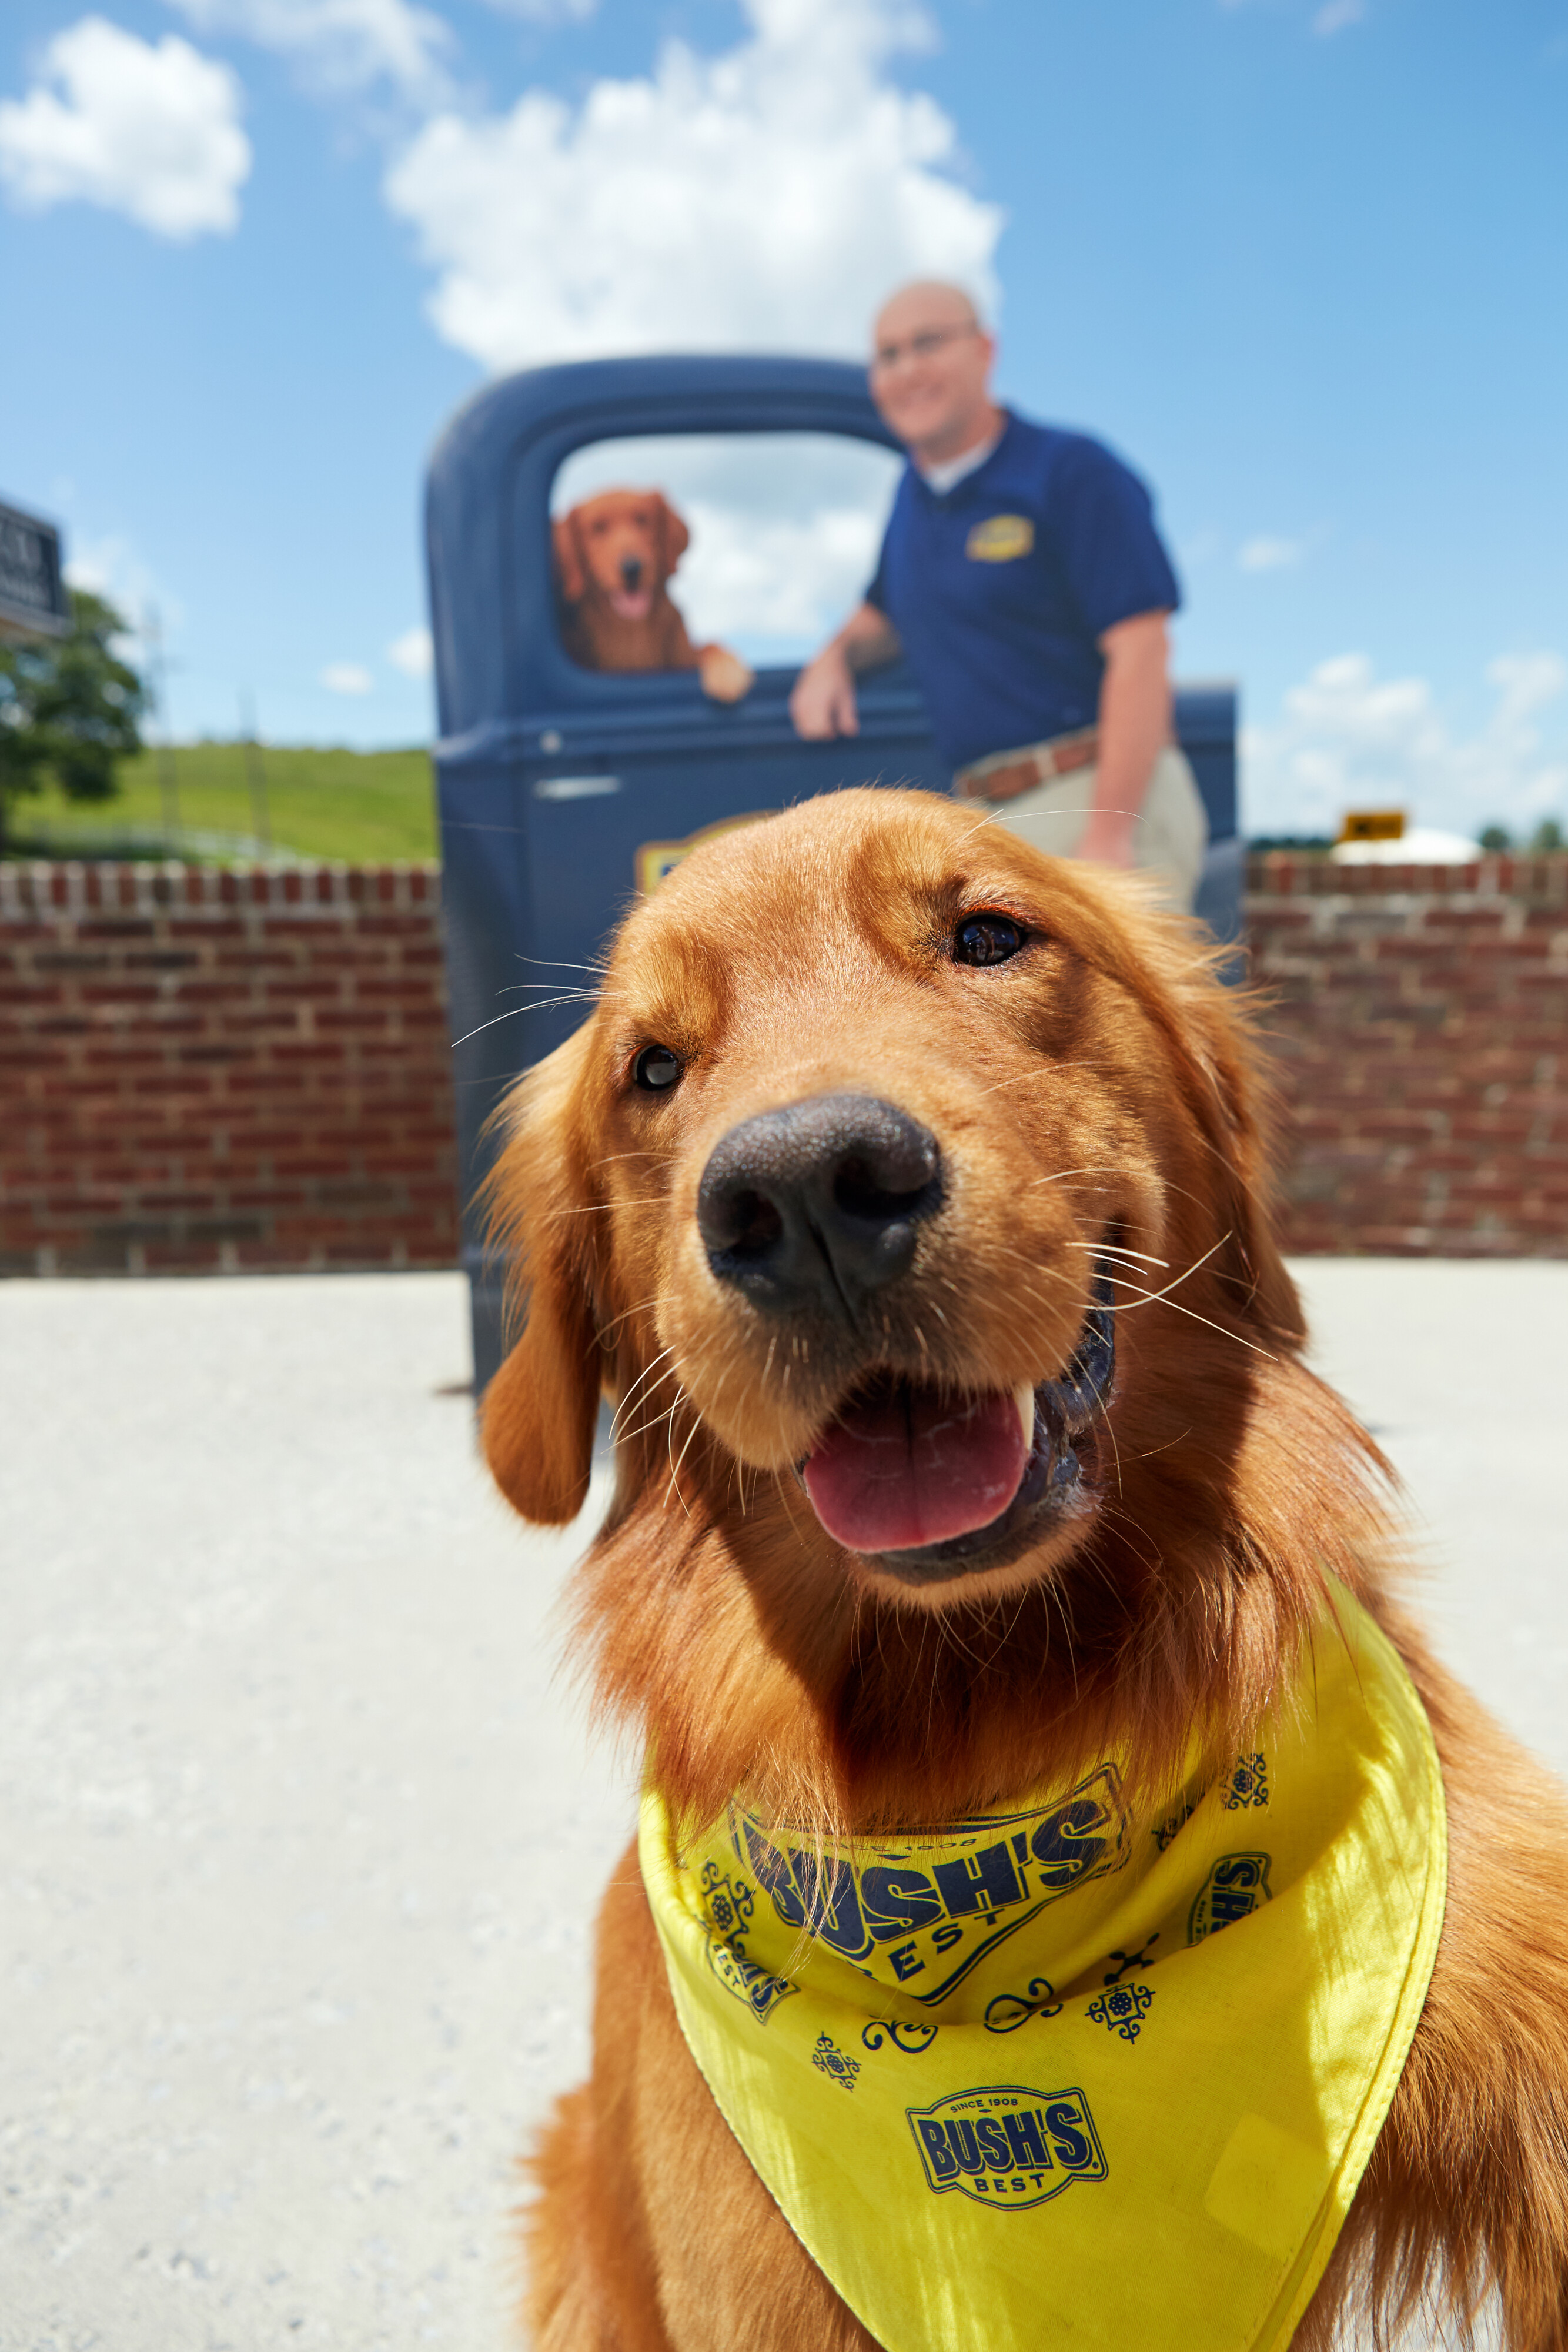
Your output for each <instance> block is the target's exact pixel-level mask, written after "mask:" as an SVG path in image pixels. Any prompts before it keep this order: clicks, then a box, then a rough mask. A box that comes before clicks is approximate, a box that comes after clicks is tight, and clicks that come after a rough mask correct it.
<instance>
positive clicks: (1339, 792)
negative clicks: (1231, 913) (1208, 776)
mask: <svg viewBox="0 0 1568 2352" xmlns="http://www.w3.org/2000/svg"><path fill="white" fill-rule="evenodd" d="M1486 677H1487V682H1488V684H1489V685H1490V687H1491V688H1492V691H1493V695H1494V698H1495V699H1494V702H1493V707H1492V709H1491V712H1490V716H1489V717H1488V719H1487V721H1486V723H1485V725H1484V726H1483V727H1482V728H1481V729H1480V730H1479V732H1478V733H1476V734H1473V735H1469V736H1467V735H1461V734H1458V733H1457V732H1456V731H1455V730H1454V729H1453V728H1452V726H1451V725H1450V724H1449V722H1448V719H1446V718H1445V716H1444V714H1443V712H1442V710H1441V709H1440V707H1439V705H1438V702H1437V697H1436V696H1435V694H1434V693H1433V691H1432V688H1431V686H1430V684H1429V683H1428V681H1427V679H1426V678H1424V677H1394V678H1379V677H1378V676H1377V674H1376V672H1375V668H1374V667H1373V664H1372V663H1371V661H1370V660H1369V659H1368V658H1367V656H1365V655H1364V654H1358V653H1357V654H1340V655H1337V656H1335V657H1334V658H1333V660H1331V661H1325V662H1320V663H1319V664H1318V666H1317V667H1316V668H1315V669H1314V670H1312V673H1311V675H1310V676H1309V677H1306V678H1305V679H1304V680H1303V681H1302V682H1301V685H1300V686H1295V687H1292V688H1291V690H1290V692H1289V693H1288V694H1287V695H1286V697H1285V700H1284V708H1283V711H1282V714H1281V721H1280V724H1279V725H1278V726H1276V727H1265V728H1249V729H1247V730H1245V732H1244V735H1243V740H1242V754H1243V762H1244V782H1243V793H1244V809H1245V821H1246V824H1247V827H1248V830H1249V832H1251V833H1254V834H1259V833H1263V834H1280V833H1332V832H1334V831H1335V830H1337V827H1338V824H1339V820H1340V818H1341V817H1342V816H1343V814H1344V812H1345V810H1346V809H1352V808H1403V809H1404V810H1406V812H1407V814H1409V815H1410V816H1411V817H1412V818H1413V819H1415V820H1416V821H1417V822H1419V823H1420V824H1427V825H1439V826H1443V825H1446V826H1451V827H1454V828H1457V829H1458V830H1459V831H1462V832H1463V831H1470V830H1473V829H1474V828H1476V827H1478V826H1479V825H1482V824H1486V823H1487V822H1488V820H1489V819H1500V820H1501V821H1502V822H1503V823H1505V824H1512V825H1522V824H1533V823H1534V822H1535V820H1536V819H1538V818H1540V817H1542V816H1544V815H1551V814H1556V815H1563V814H1564V813H1565V812H1568V751H1564V750H1563V749H1561V748H1560V749H1558V750H1556V751H1553V750H1552V748H1551V747H1550V746H1548V745H1546V744H1544V743H1543V741H1542V730H1541V728H1540V726H1539V724H1538V719H1539V716H1540V714H1541V712H1542V711H1543V710H1544V709H1546V707H1547V706H1548V705H1549V704H1551V703H1552V702H1554V701H1556V700H1557V698H1559V697H1560V696H1561V695H1562V693H1563V689H1564V688H1565V687H1568V661H1565V660H1564V659H1563V656H1562V655H1561V654H1556V653H1550V652H1541V653H1529V654H1501V655H1500V656H1498V658H1497V659H1496V660H1495V661H1493V662H1491V663H1490V664H1489V665H1488V667H1487V672H1486Z"/></svg>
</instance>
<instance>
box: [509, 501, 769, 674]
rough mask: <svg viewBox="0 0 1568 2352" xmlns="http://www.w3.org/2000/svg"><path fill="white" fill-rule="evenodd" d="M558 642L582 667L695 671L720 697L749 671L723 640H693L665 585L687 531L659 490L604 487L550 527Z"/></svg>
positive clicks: (686, 543)
mask: <svg viewBox="0 0 1568 2352" xmlns="http://www.w3.org/2000/svg"><path fill="white" fill-rule="evenodd" d="M552 529H553V545H554V552H555V572H556V586H557V589H558V592H559V597H560V603H561V609H562V614H563V620H562V625H561V639H562V643H563V644H564V645H565V646H566V649H567V652H568V653H569V654H570V656H571V657H572V659H573V661H575V662H580V664H581V665H582V667H583V668H584V669H614V670H639V669H695V671H696V673H697V675H698V677H699V678H700V679H701V681H702V689H703V692H704V693H705V694H706V695H709V696H711V697H712V698H713V699H714V700H715V701H716V702H738V701H740V699H741V698H742V697H743V696H744V695H746V694H747V693H748V692H749V691H750V688H751V685H752V672H751V671H750V670H749V669H748V668H747V665H746V664H745V662H743V661H742V660H741V658H740V656H739V655H738V654H733V653H731V652H730V651H729V650H728V648H727V646H717V645H709V646H694V645H693V643H692V641H691V639H690V637H689V636H688V635H686V625H685V621H684V620H683V619H682V618H681V615H680V614H679V612H678V611H677V610H676V608H675V606H674V604H673V603H672V601H671V598H670V593H669V590H668V587H667V585H666V583H667V582H668V581H669V578H670V575H671V573H672V572H674V569H675V566H676V564H677V563H679V562H680V560H681V558H682V556H683V555H684V554H685V551H686V549H687V547H688V546H689V545H690V543H691V534H690V532H689V531H688V530H687V529H686V526H685V523H684V522H683V521H682V520H681V518H680V516H679V515H678V514H677V513H676V512H675V510H674V507H672V506H671V504H670V502H669V500H668V499H666V498H665V497H664V494H663V492H662V491H659V490H601V492H600V493H599V496H598V497H597V498H592V499H584V500H583V501H582V502H581V504H580V505H579V506H575V507H572V508H571V509H570V511H569V512H568V513H566V514H563V515H559V516H558V517H557V519H556V521H555V523H554V525H553V527H552Z"/></svg>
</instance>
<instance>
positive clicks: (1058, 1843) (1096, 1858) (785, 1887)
mask: <svg viewBox="0 0 1568 2352" xmlns="http://www.w3.org/2000/svg"><path fill="white" fill-rule="evenodd" d="M730 1825H731V1838H732V1841H733V1843H734V1846H735V1851H736V1853H737V1855H738V1856H739V1858H740V1859H741V1861H742V1862H744V1863H746V1864H748V1865H749V1867H750V1869H751V1872H752V1874H753V1875H754V1876H755V1877H756V1878H757V1880H758V1882H759V1884H760V1885H762V1886H763V1887H765V1888H766V1889H767V1891H768V1895H770V1896H771V1898H772V1902H773V1908H774V1910H775V1911H776V1912H777V1913H778V1915H779V1918H780V1919H782V1920H783V1922H784V1924H785V1926H786V1927H802V1928H804V1929H806V1930H807V1932H808V1933H809V1934H810V1935H811V1936H813V1937H816V1938H817V1939H818V1940H819V1941H820V1942H821V1943H823V1944H826V1945H827V1946H828V1948H829V1949H830V1950H831V1951H834V1952H837V1953H838V1955H839V1957H840V1958H841V1959H846V1960H853V1961H855V1962H857V1963H858V1964H859V1965H860V1966H861V1967H862V1969H864V1971H865V1973H866V1975H867V1976H869V1977H871V1978H872V1979H873V1980H874V1981H875V1982H877V1983H879V1984H885V1985H887V1986H888V1987H889V1988H890V1989H891V1990H897V1991H901V1992H904V1993H906V1994H907V1995H908V1996H909V1998H910V1999H911V2000H917V2001H919V2002H921V2003H922V2004H923V2005H924V2006H927V2007H929V2006H931V2005H933V2004H935V2003H936V2002H937V2001H941V2000H946V1998H947V1996H948V1994H949V1993H950V1992H951V1991H952V1990H953V1988H954V1986H955V1985H956V1984H958V1983H960V1982H961V1981H962V1980H963V1979H964V1978H965V1977H967V1975H968V1973H969V1970H970V1969H972V1968H973V1967H974V1966H975V1964H976V1962H977V1960H979V1959H981V1958H983V1957H984V1955H985V1954H986V1953H987V1952H988V1951H991V1950H993V1949H994V1948H995V1947H996V1946H997V1945H998V1944H999V1943H1000V1942H1001V1941H1002V1939H1003V1937H1007V1936H1010V1935H1012V1934H1013V1933H1014V1932H1015V1931H1016V1930H1017V1929H1018V1928H1019V1927H1023V1926H1024V1925H1025V1924H1026V1923H1027V1922H1028V1921H1029V1920H1030V1919H1033V1918H1036V1917H1038V1916H1039V1915H1040V1912H1041V1911H1043V1910H1044V1909H1045V1907H1046V1906H1047V1905H1048V1904H1051V1903H1055V1902H1058V1901H1060V1899H1061V1896H1062V1895H1068V1894H1071V1893H1072V1892H1073V1890H1074V1889H1075V1888H1077V1887H1080V1886H1086V1885H1088V1884H1089V1882H1090V1880H1091V1879H1094V1878H1103V1877H1104V1876H1105V1874H1106V1873H1107V1872H1108V1871H1113V1870H1120V1869H1121V1868H1122V1866H1123V1865H1124V1863H1125V1862H1126V1861H1127V1859H1128V1853H1129V1843H1128V1828H1127V1815H1126V1810H1125V1807H1124V1803H1123V1799H1122V1784H1121V1780H1120V1776H1119V1775H1118V1773H1117V1771H1116V1769H1115V1766H1114V1765H1113V1764H1102V1765H1101V1766H1100V1767H1099V1769H1098V1770H1097V1771H1094V1772H1092V1773H1091V1774H1090V1775H1089V1777H1088V1779H1087V1780H1081V1781H1080V1782H1079V1784H1078V1786H1077V1788H1076V1789H1074V1790H1072V1792H1071V1795H1070V1796H1069V1797H1067V1798H1066V1799H1065V1800H1064V1801H1062V1802H1061V1803H1060V1804H1055V1805H1050V1806H1045V1807H1042V1808H1041V1809H1040V1810H1039V1811H1034V1812H1027V1813H1004V1814H998V1815H993V1816H991V1818H990V1819H988V1820H987V1821H986V1822H976V1823H965V1822H959V1823H958V1824H957V1825H956V1827H955V1828H954V1829H951V1830H946V1831H944V1832H941V1835H940V1838H932V1839H927V1840H925V1841H922V1840H921V1839H919V1838H918V1837H911V1838H909V1839H908V1840H901V1841H900V1843H898V1844H897V1845H886V1846H867V1847H866V1848H865V1849H864V1850H863V1853H857V1854H856V1855H855V1856H854V1857H853V1859H852V1860H851V1859H845V1858H844V1857H842V1856H841V1855H833V1856H830V1857H824V1856H822V1855H821V1854H819V1853H815V1852H813V1850H812V1849H811V1847H810V1846H809V1845H808V1844H807V1843H806V1842H805V1841H804V1839H800V1840H799V1841H797V1840H796V1839H793V1838H790V1837H789V1833H788V1832H786V1831H781V1830H778V1829H774V1830H772V1832H771V1833H769V1832H768V1830H767V1829H765V1828H764V1826H763V1824H762V1823H761V1822H759V1821H758V1819H757V1818H756V1816H755V1815H754V1814H752V1813H748V1812H745V1811H742V1810H741V1809H740V1808H739V1807H738V1806H733V1807H732V1808H731V1811H730ZM775 1840H778V1841H779V1843H775ZM927 1849H930V1850H929V1851H928V1850H927ZM720 1927H721V1932H725V1930H724V1928H723V1926H722V1923H720Z"/></svg>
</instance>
